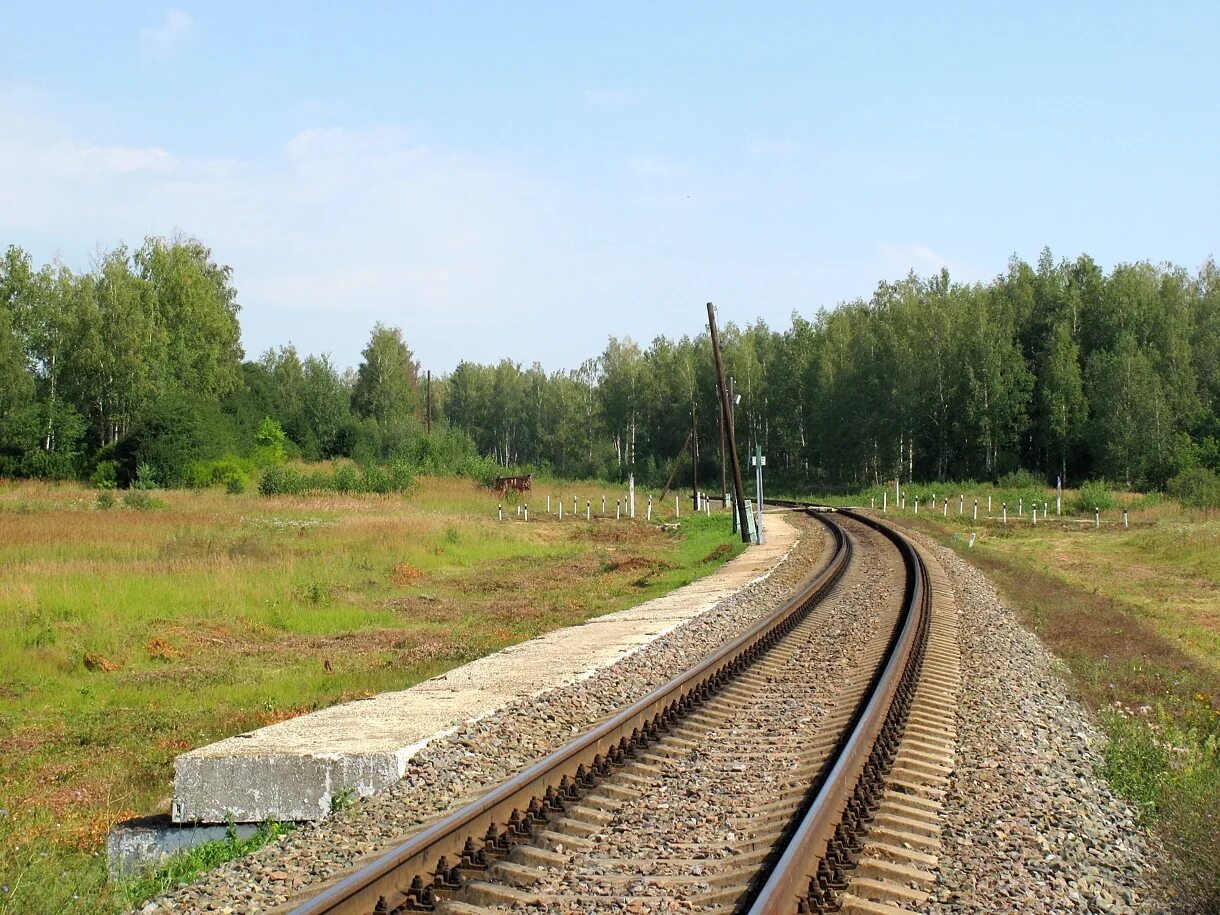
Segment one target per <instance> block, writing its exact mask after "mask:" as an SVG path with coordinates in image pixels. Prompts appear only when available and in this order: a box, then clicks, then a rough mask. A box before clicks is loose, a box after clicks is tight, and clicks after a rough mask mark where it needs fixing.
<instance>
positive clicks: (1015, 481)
mask: <svg viewBox="0 0 1220 915" xmlns="http://www.w3.org/2000/svg"><path fill="white" fill-rule="evenodd" d="M996 486H997V487H998V488H1000V489H1044V488H1045V487H1046V482H1045V481H1044V480H1042V479H1041V478H1039V477H1037V476H1035V475H1034V474H1032V473H1030V472H1029V471H1028V470H1025V469H1021V470H1014V471H1012V472H1011V473H1006V474H1004V475H1003V476H1001V477H1000V478H999V479H998V480H997V481H996Z"/></svg>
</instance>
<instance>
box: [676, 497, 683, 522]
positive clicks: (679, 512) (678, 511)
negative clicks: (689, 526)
mask: <svg viewBox="0 0 1220 915" xmlns="http://www.w3.org/2000/svg"><path fill="white" fill-rule="evenodd" d="M681 501H682V499H681V497H680V496H674V517H675V518H681V517H682V506H681V504H680V503H681Z"/></svg>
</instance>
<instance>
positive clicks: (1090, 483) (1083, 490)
mask: <svg viewBox="0 0 1220 915" xmlns="http://www.w3.org/2000/svg"><path fill="white" fill-rule="evenodd" d="M1113 507H1114V493H1113V492H1112V491H1111V489H1110V484H1109V483H1107V482H1106V481H1105V480H1087V481H1085V482H1084V483H1082V484H1081V486H1080V489H1079V490H1078V491H1077V492H1076V498H1075V499H1074V500H1073V501H1072V505H1071V510H1072V511H1073V512H1075V513H1076V514H1081V515H1091V514H1093V509H1099V510H1100V511H1103V512H1104V511H1109V510H1110V509H1112V508H1113Z"/></svg>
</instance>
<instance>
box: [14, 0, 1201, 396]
mask: <svg viewBox="0 0 1220 915" xmlns="http://www.w3.org/2000/svg"><path fill="white" fill-rule="evenodd" d="M747 6H749V7H750V8H749V9H747ZM0 32H3V33H5V34H3V37H2V40H0V246H5V247H6V246H7V245H9V244H15V245H18V246H20V247H22V248H24V249H25V250H26V251H28V252H29V253H30V254H31V255H32V256H33V258H34V259H35V261H36V262H37V263H40V264H41V263H44V262H46V261H49V260H51V259H53V258H57V259H59V260H61V261H62V262H64V263H65V264H67V265H68V266H69V267H71V268H72V269H74V270H88V269H90V267H91V266H92V265H93V264H94V263H95V262H96V260H97V257H98V254H99V252H101V251H106V250H110V249H112V248H114V247H116V246H118V245H120V244H126V245H127V246H129V247H138V246H139V244H140V243H141V241H142V240H143V238H144V237H145V236H148V235H162V236H167V235H173V234H175V233H179V234H185V235H190V236H195V237H197V238H199V239H201V240H202V241H203V242H204V243H205V244H206V245H208V246H209V247H210V248H211V250H212V252H213V256H214V258H215V259H216V260H217V261H218V262H220V263H224V264H228V265H230V266H231V267H232V268H233V283H234V286H235V287H236V289H237V291H238V301H239V302H240V304H241V307H242V311H241V321H242V327H243V344H244V346H245V349H246V353H247V355H248V356H250V357H255V356H257V355H258V354H259V353H261V352H263V351H264V350H266V349H267V348H269V347H272V346H278V345H281V344H285V343H288V342H291V343H293V344H295V345H296V346H297V348H298V350H300V351H301V352H302V353H303V354H304V353H320V352H328V353H330V354H331V355H332V356H333V358H334V359H335V361H336V362H337V363H338V364H339V365H340V366H351V365H355V364H357V363H358V362H359V360H360V350H361V349H362V347H363V346H364V344H365V343H366V342H367V339H368V335H369V332H370V330H371V328H372V326H373V324H374V323H375V322H377V321H381V322H384V323H387V324H391V325H397V326H399V327H401V328H402V329H403V332H404V336H405V338H406V340H407V342H408V343H409V345H410V346H411V348H412V350H413V351H414V353H415V355H416V357H417V358H418V359H419V361H420V363H421V365H422V367H423V368H426V369H431V370H433V371H435V372H445V371H449V370H451V369H452V368H453V367H454V366H455V365H456V364H457V363H458V362H460V361H462V360H464V359H469V360H474V361H479V362H494V361H498V360H499V359H501V358H504V357H508V358H511V359H513V360H514V361H518V362H522V363H525V364H529V363H532V362H535V361H538V362H541V363H542V364H543V365H544V366H545V367H546V368H547V369H548V370H556V369H567V368H574V367H576V366H577V365H579V364H580V363H581V362H582V361H583V360H584V359H586V358H588V357H589V356H593V355H596V354H598V353H600V352H601V351H602V350H603V349H604V347H605V345H606V342H607V339H608V338H609V337H610V336H615V337H628V336H629V337H631V338H633V339H635V340H637V341H639V342H641V343H642V344H644V345H647V343H648V342H649V341H651V340H652V339H653V338H654V337H656V336H658V335H662V334H664V335H667V336H670V337H678V336H682V335H684V334H689V335H695V334H698V333H699V332H700V331H701V329H702V326H703V324H704V323H705V320H706V310H705V307H704V303H705V302H707V301H714V302H716V304H717V309H718V314H719V315H720V318H721V320H722V321H736V322H737V323H739V324H744V323H748V322H752V321H754V320H756V319H758V318H761V319H763V320H765V321H766V322H767V323H768V324H769V325H770V326H772V327H775V328H784V327H786V326H788V323H789V319H790V316H791V314H792V313H793V311H798V312H800V313H801V314H803V315H805V316H807V317H811V316H812V315H814V314H815V313H816V311H817V310H818V309H819V308H824V307H825V308H830V307H834V306H835V305H836V304H837V303H840V302H842V301H847V300H851V299H855V298H859V297H864V298H867V297H868V296H869V295H870V294H871V292H872V291H873V289H874V288H875V287H876V285H877V283H878V282H879V281H881V280H894V279H898V278H900V277H902V276H905V275H906V274H907V273H908V272H909V271H911V270H914V271H916V272H917V273H920V274H924V275H926V274H928V273H930V272H934V271H938V270H940V269H941V268H942V267H944V268H947V269H948V270H949V272H950V275H951V276H953V277H955V278H957V279H959V280H962V281H969V282H973V281H986V280H988V279H990V278H992V277H994V276H996V275H997V274H999V273H1002V272H1004V270H1005V267H1006V264H1007V262H1008V259H1009V258H1010V257H1011V256H1013V255H1014V254H1015V255H1017V256H1020V257H1022V258H1024V259H1026V260H1029V261H1031V262H1032V261H1034V260H1036V258H1037V257H1038V254H1039V252H1040V251H1041V250H1042V248H1043V247H1044V246H1049V247H1050V248H1051V250H1052V251H1053V252H1054V253H1055V254H1056V256H1066V257H1072V258H1074V257H1075V256H1077V255H1078V254H1080V253H1088V254H1090V255H1091V256H1093V257H1094V258H1095V259H1096V260H1097V261H1098V262H1099V263H1101V264H1102V265H1103V266H1105V267H1107V268H1108V267H1111V266H1113V265H1114V264H1115V263H1119V262H1124V261H1135V260H1151V261H1153V262H1161V261H1170V262H1173V263H1176V264H1179V265H1181V266H1184V267H1186V268H1187V269H1189V270H1191V271H1192V272H1193V271H1195V270H1196V269H1197V268H1198V267H1199V266H1200V265H1201V264H1202V263H1203V262H1204V261H1205V259H1206V258H1207V257H1209V256H1211V255H1213V254H1217V253H1220V250H1218V249H1220V244H1217V230H1218V229H1220V117H1218V115H1220V92H1217V87H1218V86H1220V54H1218V53H1217V51H1216V49H1217V47H1218V46H1220V4H1216V3H1175V2H1162V3H1155V4H1154V3H1125V2H1108V3H1071V4H1063V3H1037V2H1026V3H1019V4H1017V3H1006V4H998V3H986V2H984V3H979V2H977V0H976V2H973V3H968V4H967V3H963V4H953V3H941V4H911V3H894V4H889V3H874V4H845V3H820V2H812V0H809V2H801V3H790V4H789V3H769V4H750V5H747V4H727V3H723V4H722V3H677V2H674V3H663V4H656V3H639V4H636V3H615V4H593V3H588V4H584V3H577V4H573V3H559V2H555V3H547V4H542V3H526V2H514V3H503V2H499V3H457V2H453V3H423V2H415V3H408V2H393V3H355V2H353V3H350V4H343V5H339V4H320V3H308V2H302V0H295V2H291V3H269V2H268V3H254V4H250V3H229V2H219V0H210V2H208V3H206V4H204V3H193V2H188V0H181V2H178V4H177V5H173V6H167V5H164V4H159V3H121V2H115V3H105V4H100V3H94V2H83V0H82V2H76V3H56V2H53V0H52V2H48V3H42V4H38V3H28V2H14V0H0Z"/></svg>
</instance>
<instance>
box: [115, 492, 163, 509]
mask: <svg viewBox="0 0 1220 915" xmlns="http://www.w3.org/2000/svg"><path fill="white" fill-rule="evenodd" d="M123 504H124V505H126V506H127V507H128V508H132V509H135V510H136V511H141V512H143V511H149V510H150V509H154V508H158V507H159V506H160V505H161V503H160V501H158V500H157V499H155V498H153V496H152V495H151V494H150V493H149V491H148V490H147V489H130V490H128V491H127V494H126V495H125V496H123Z"/></svg>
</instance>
